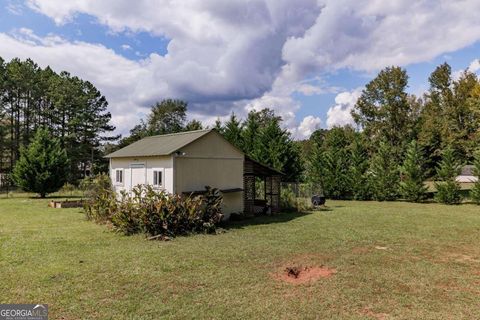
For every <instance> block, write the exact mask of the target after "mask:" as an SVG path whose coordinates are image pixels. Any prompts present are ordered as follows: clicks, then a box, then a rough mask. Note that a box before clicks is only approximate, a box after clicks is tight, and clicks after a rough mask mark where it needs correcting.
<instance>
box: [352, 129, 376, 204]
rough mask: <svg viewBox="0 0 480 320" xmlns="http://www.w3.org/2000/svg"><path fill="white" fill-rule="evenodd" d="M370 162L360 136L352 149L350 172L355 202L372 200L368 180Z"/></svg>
mask: <svg viewBox="0 0 480 320" xmlns="http://www.w3.org/2000/svg"><path fill="white" fill-rule="evenodd" d="M368 161H369V159H368V151H367V148H366V147H365V143H364V142H363V139H362V137H361V136H360V134H359V135H357V137H356V138H355V140H354V142H353V144H352V145H351V147H350V165H349V170H348V176H349V179H348V180H349V181H350V184H351V189H352V196H353V199H355V200H369V199H371V198H372V191H371V186H370V180H369V178H368V168H369V162H368Z"/></svg>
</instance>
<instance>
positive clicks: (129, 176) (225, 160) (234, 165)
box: [106, 130, 245, 217]
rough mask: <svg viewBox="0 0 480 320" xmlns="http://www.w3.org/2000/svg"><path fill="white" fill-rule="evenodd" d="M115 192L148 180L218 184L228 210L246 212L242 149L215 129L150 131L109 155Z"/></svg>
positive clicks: (163, 185)
mask: <svg viewBox="0 0 480 320" xmlns="http://www.w3.org/2000/svg"><path fill="white" fill-rule="evenodd" d="M106 157H107V158H109V159H110V177H111V179H112V185H113V186H114V188H115V190H116V191H117V192H120V191H121V190H125V191H130V190H132V188H133V187H134V186H136V185H140V184H149V185H152V186H154V187H155V188H158V189H159V190H162V189H163V190H166V191H167V192H169V193H176V194H190V193H196V192H200V191H202V190H205V186H210V187H214V188H218V189H220V190H221V191H222V193H223V198H224V208H223V209H224V213H225V215H226V217H228V216H229V215H230V214H231V213H233V212H243V209H244V206H243V166H244V159H245V157H244V154H243V152H242V151H240V150H239V149H237V148H236V147H234V146H233V145H232V144H230V143H229V142H228V141H227V140H225V138H224V137H223V136H222V135H221V134H219V133H218V132H216V131H215V130H197V131H189V132H181V133H175V134H165V135H158V136H152V137H147V138H144V139H142V140H139V141H137V142H134V143H132V144H130V145H128V146H126V147H124V148H122V149H120V150H117V151H115V152H113V153H111V154H109V155H107V156H106Z"/></svg>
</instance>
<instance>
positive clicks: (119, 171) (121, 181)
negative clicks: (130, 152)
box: [114, 169, 125, 186]
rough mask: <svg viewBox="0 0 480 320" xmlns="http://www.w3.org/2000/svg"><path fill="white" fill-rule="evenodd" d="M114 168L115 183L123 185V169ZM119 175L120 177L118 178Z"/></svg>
mask: <svg viewBox="0 0 480 320" xmlns="http://www.w3.org/2000/svg"><path fill="white" fill-rule="evenodd" d="M114 170H115V185H119V186H123V184H124V183H125V174H124V170H123V169H114ZM119 177H120V179H118V178H119Z"/></svg>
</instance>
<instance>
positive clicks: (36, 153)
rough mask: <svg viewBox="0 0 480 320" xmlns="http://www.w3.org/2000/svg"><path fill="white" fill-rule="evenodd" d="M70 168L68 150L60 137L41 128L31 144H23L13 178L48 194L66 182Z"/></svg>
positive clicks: (21, 183)
mask: <svg viewBox="0 0 480 320" xmlns="http://www.w3.org/2000/svg"><path fill="white" fill-rule="evenodd" d="M67 172H68V158H67V153H66V151H65V149H64V148H62V147H61V145H60V141H59V139H57V138H52V137H51V134H50V131H49V130H47V129H44V128H40V129H38V130H37V133H36V134H35V136H34V138H33V140H32V142H31V143H30V145H29V146H28V147H27V148H25V147H22V148H21V152H20V159H19V160H18V161H17V163H16V164H15V167H14V170H13V179H14V180H15V182H16V184H17V185H18V186H19V187H21V188H22V189H23V190H25V191H28V192H35V193H38V194H39V195H40V197H41V198H45V196H46V194H48V193H52V192H55V191H58V190H59V189H60V188H61V187H62V186H63V184H64V183H65V182H66V178H67Z"/></svg>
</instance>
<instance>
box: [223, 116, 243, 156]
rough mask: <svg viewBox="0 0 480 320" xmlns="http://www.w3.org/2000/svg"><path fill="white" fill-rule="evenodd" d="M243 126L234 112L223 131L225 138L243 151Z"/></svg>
mask: <svg viewBox="0 0 480 320" xmlns="http://www.w3.org/2000/svg"><path fill="white" fill-rule="evenodd" d="M242 129H243V128H242V125H241V124H240V121H238V119H237V116H236V115H235V113H233V112H232V114H231V115H230V119H228V121H227V122H226V123H225V126H224V129H223V136H224V137H225V139H227V140H228V141H229V142H230V143H231V144H233V145H234V146H236V147H237V148H239V149H241V150H243V149H244V144H243V139H242Z"/></svg>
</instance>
